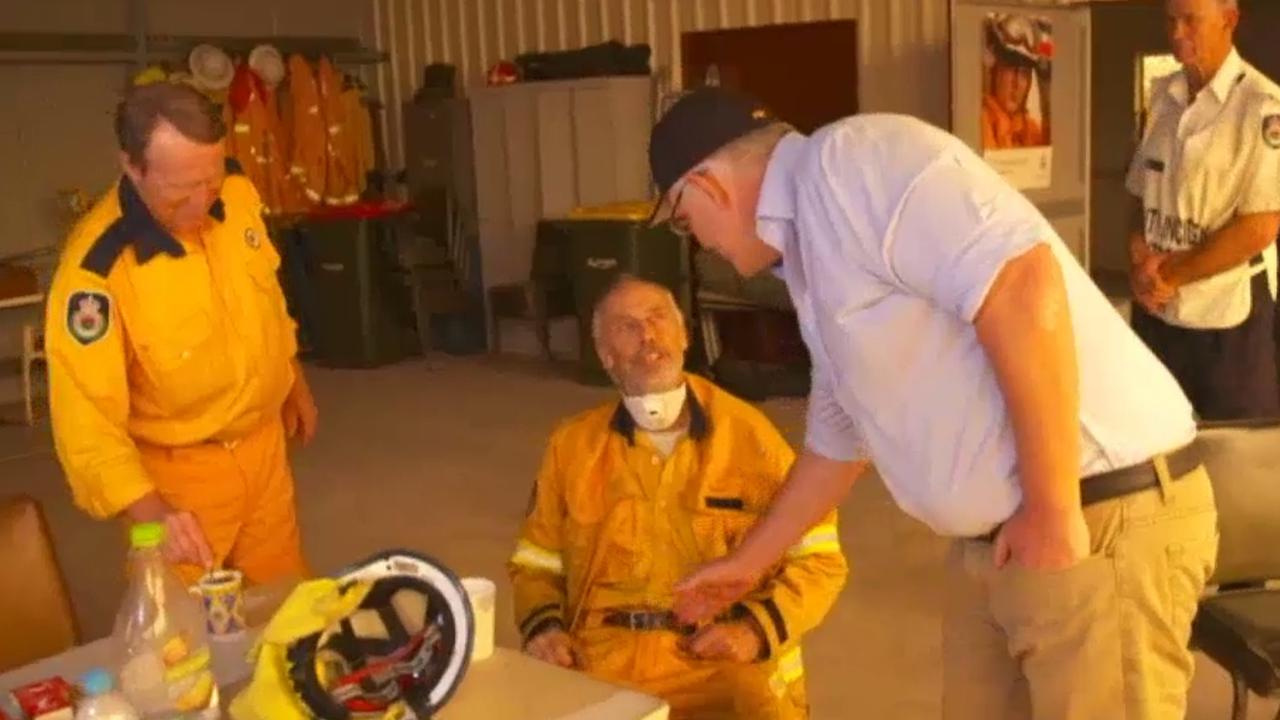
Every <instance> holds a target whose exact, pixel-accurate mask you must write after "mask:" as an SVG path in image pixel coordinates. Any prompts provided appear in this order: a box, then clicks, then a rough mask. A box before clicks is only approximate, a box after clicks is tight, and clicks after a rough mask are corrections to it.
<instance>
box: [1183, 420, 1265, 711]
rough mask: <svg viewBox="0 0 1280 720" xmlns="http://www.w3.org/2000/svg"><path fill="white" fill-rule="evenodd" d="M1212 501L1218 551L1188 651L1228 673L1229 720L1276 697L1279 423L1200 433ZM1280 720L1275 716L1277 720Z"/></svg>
mask: <svg viewBox="0 0 1280 720" xmlns="http://www.w3.org/2000/svg"><path fill="white" fill-rule="evenodd" d="M1200 442H1201V444H1202V447H1203V448H1204V453H1205V455H1204V459H1205V465H1206V467H1207V468H1208V470H1209V474H1210V475H1211V476H1212V478H1213V488H1214V493H1215V495H1216V496H1217V502H1218V513H1219V521H1218V525H1219V528H1220V529H1221V545H1220V547H1219V550H1218V568H1217V571H1216V572H1215V573H1214V576H1213V578H1212V579H1211V580H1210V582H1211V583H1213V584H1216V585H1217V586H1218V587H1219V591H1218V592H1217V593H1216V594H1213V595H1209V596H1207V597H1205V598H1204V599H1203V600H1201V602H1200V609H1199V612H1197V614H1196V618H1195V622H1194V623H1193V624H1192V628H1191V644H1192V646H1193V647H1196V648H1199V649H1200V650H1201V651H1203V652H1204V653H1205V654H1206V655H1208V656H1209V657H1210V658H1212V659H1213V661H1214V662H1216V663H1218V664H1219V665H1221V666H1222V667H1223V668H1225V669H1226V670H1227V672H1229V673H1231V682H1232V687H1233V695H1234V698H1233V701H1232V709H1231V718H1232V720H1245V717H1246V715H1247V714H1248V702H1249V692H1250V691H1253V692H1254V693H1256V694H1257V695H1260V696H1262V697H1277V696H1280V587H1276V586H1274V585H1273V586H1272V587H1270V588H1268V587H1267V586H1266V585H1267V582H1268V581H1276V580H1280V419H1268V420H1257V421H1240V422H1214V423H1205V424H1202V425H1201V432H1200ZM1276 717H1277V720H1280V714H1277V716H1276Z"/></svg>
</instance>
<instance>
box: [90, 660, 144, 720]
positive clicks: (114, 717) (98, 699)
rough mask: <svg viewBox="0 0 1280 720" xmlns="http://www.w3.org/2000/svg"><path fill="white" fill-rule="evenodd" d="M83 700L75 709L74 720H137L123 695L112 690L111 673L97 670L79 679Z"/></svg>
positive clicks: (136, 714) (134, 711)
mask: <svg viewBox="0 0 1280 720" xmlns="http://www.w3.org/2000/svg"><path fill="white" fill-rule="evenodd" d="M80 689H81V690H83V691H84V695H85V697H84V699H83V700H81V701H80V704H79V706H78V707H77V708H76V720H138V712H137V711H136V710H134V709H133V705H130V704H129V701H128V700H126V699H125V697H124V695H121V694H120V693H118V692H116V691H115V690H113V689H112V680H111V673H109V672H107V671H106V670H103V669H101V668H97V669H94V670H90V671H89V672H88V673H85V676H84V677H82V678H80Z"/></svg>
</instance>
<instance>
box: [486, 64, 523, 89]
mask: <svg viewBox="0 0 1280 720" xmlns="http://www.w3.org/2000/svg"><path fill="white" fill-rule="evenodd" d="M486 80H487V81H488V83H489V84H490V85H510V84H511V83H514V82H519V81H520V68H518V67H516V64H515V63H513V62H511V61H510V60H502V61H499V62H497V63H495V64H494V65H493V67H491V68H489V73H488V76H487V78H486Z"/></svg>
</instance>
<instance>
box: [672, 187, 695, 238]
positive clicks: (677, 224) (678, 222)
mask: <svg viewBox="0 0 1280 720" xmlns="http://www.w3.org/2000/svg"><path fill="white" fill-rule="evenodd" d="M688 187H689V183H685V184H684V185H681V186H680V192H678V193H676V199H675V202H673V203H671V216H670V219H669V220H667V227H668V228H671V232H672V233H674V234H675V235H676V237H678V238H680V239H681V240H687V239H689V236H690V235H692V234H693V230H692V229H691V228H690V227H689V218H682V217H679V216H677V215H676V213H677V212H679V210H680V201H681V200H683V199H684V191H685V190H686V189H687V188H688Z"/></svg>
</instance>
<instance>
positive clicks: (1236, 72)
mask: <svg viewBox="0 0 1280 720" xmlns="http://www.w3.org/2000/svg"><path fill="white" fill-rule="evenodd" d="M1242 79H1244V59H1243V58H1241V57H1240V52H1239V51H1238V50H1236V49H1235V48H1234V47H1232V48H1231V52H1230V53H1229V54H1228V55H1227V59H1226V60H1223V61H1222V67H1220V68H1218V72H1217V74H1215V75H1214V76H1213V80H1210V81H1209V84H1208V85H1206V86H1205V88H1206V89H1208V90H1209V91H1210V92H1212V93H1213V96H1214V98H1216V99H1217V101H1218V102H1219V103H1220V104H1221V103H1225V102H1226V101H1227V96H1228V95H1230V94H1231V88H1233V87H1235V86H1236V83H1238V82H1240V81H1241V80H1242ZM1169 94H1170V95H1172V96H1173V98H1174V99H1175V100H1177V101H1178V102H1179V103H1180V104H1182V105H1187V104H1189V102H1188V101H1189V99H1190V95H1191V93H1190V89H1189V88H1188V86H1187V74H1186V72H1185V71H1182V72H1179V73H1177V74H1176V75H1175V76H1174V78H1173V81H1172V82H1170V83H1169Z"/></svg>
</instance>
